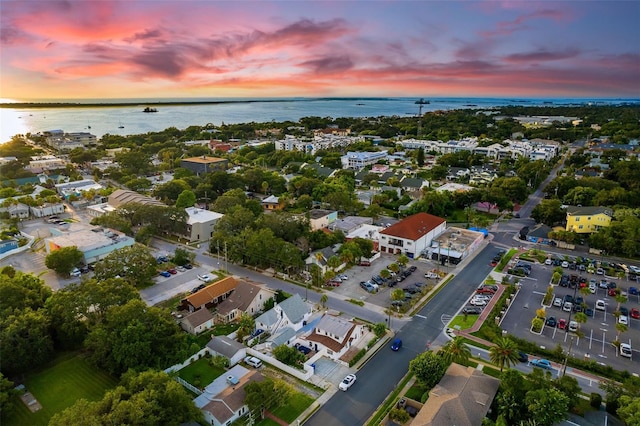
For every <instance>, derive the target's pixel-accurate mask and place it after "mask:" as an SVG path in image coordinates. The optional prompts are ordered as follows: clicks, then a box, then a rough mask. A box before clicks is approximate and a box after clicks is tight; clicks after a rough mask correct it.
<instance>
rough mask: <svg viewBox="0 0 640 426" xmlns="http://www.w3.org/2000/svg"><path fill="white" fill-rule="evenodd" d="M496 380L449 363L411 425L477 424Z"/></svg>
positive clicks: (469, 368) (498, 381)
mask: <svg viewBox="0 0 640 426" xmlns="http://www.w3.org/2000/svg"><path fill="white" fill-rule="evenodd" d="M499 386H500V380H498V379H496V378H493V377H491V376H488V375H486V374H484V373H483V372H481V371H479V370H477V369H475V368H473V367H463V366H461V365H459V364H456V363H453V364H451V365H450V366H449V368H448V369H447V372H446V374H445V375H444V377H443V378H442V380H440V383H438V385H436V387H435V388H433V389H432V390H431V392H429V399H427V402H426V403H425V405H424V406H423V407H422V409H420V411H419V412H418V414H417V415H416V417H415V418H414V419H413V421H412V422H411V426H439V425H470V426H471V425H479V424H481V423H482V419H483V418H484V417H485V416H486V415H487V412H488V411H489V408H490V407H491V402H492V401H493V398H494V397H495V395H496V392H498V387H499Z"/></svg>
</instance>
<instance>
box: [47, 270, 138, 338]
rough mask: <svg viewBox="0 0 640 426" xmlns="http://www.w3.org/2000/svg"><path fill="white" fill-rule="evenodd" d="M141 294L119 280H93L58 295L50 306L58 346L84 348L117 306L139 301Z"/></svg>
mask: <svg viewBox="0 0 640 426" xmlns="http://www.w3.org/2000/svg"><path fill="white" fill-rule="evenodd" d="M139 299H140V293H139V292H138V290H137V289H136V288H135V287H134V286H132V285H131V284H130V283H128V282H127V281H125V280H123V279H119V278H109V279H105V280H102V281H98V280H97V279H90V280H86V281H82V282H81V283H77V284H70V285H68V286H67V287H65V288H63V289H61V290H59V291H57V292H55V293H54V294H53V295H52V296H51V297H50V298H49V299H48V300H47V304H46V309H47V314H48V317H49V318H50V319H51V327H52V330H53V337H54V340H55V342H56V344H57V345H58V346H59V347H61V348H64V349H73V348H76V347H78V346H80V345H81V344H82V342H83V341H84V339H85V338H86V336H87V334H88V332H89V330H91V329H93V328H94V327H95V326H96V325H98V324H100V323H102V322H103V320H104V318H105V316H106V314H107V312H108V311H109V309H111V308H112V307H113V306H122V305H124V304H126V303H128V302H129V301H130V300H139Z"/></svg>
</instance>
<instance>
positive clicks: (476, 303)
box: [469, 299, 487, 306]
mask: <svg viewBox="0 0 640 426" xmlns="http://www.w3.org/2000/svg"><path fill="white" fill-rule="evenodd" d="M469 304H471V305H473V306H485V305H486V304H487V301H486V300H483V299H471V300H470V301H469Z"/></svg>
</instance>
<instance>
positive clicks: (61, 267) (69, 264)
mask: <svg viewBox="0 0 640 426" xmlns="http://www.w3.org/2000/svg"><path fill="white" fill-rule="evenodd" d="M82 259H84V254H83V253H82V252H81V251H80V250H78V247H76V246H72V247H61V248H59V249H57V250H54V251H52V252H51V253H49V254H48V255H47V257H45V259H44V264H45V265H46V266H47V268H49V269H53V270H54V271H56V272H57V273H58V274H62V275H67V276H68V275H69V273H70V272H71V271H72V270H73V268H75V267H76V266H79V265H80V262H82Z"/></svg>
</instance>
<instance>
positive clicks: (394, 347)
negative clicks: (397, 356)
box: [391, 339, 402, 352]
mask: <svg viewBox="0 0 640 426" xmlns="http://www.w3.org/2000/svg"><path fill="white" fill-rule="evenodd" d="M401 347H402V339H394V340H393V342H391V350H392V351H396V352H397V351H399V350H400V348H401Z"/></svg>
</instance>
